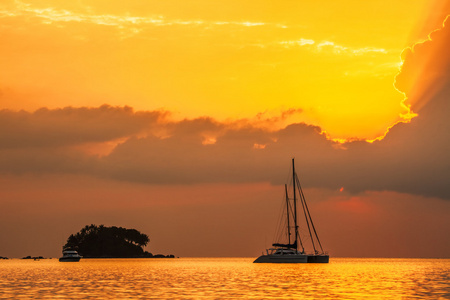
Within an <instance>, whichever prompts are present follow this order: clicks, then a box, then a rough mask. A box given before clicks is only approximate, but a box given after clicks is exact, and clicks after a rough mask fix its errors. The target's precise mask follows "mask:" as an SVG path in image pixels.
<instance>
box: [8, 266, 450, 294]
mask: <svg viewBox="0 0 450 300" xmlns="http://www.w3.org/2000/svg"><path fill="white" fill-rule="evenodd" d="M252 261H253V258H178V259H83V260H81V261H80V262H78V263H60V262H58V260H57V259H47V260H40V261H33V260H31V261H30V260H20V259H12V260H2V261H0V299H57V298H60V299H237V298H246V299H450V274H449V273H450V259H351V258H332V259H331V260H330V263H329V264H253V263H252Z"/></svg>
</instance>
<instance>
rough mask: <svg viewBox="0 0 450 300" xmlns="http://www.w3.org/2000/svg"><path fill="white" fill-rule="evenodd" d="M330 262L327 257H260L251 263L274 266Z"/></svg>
mask: <svg viewBox="0 0 450 300" xmlns="http://www.w3.org/2000/svg"><path fill="white" fill-rule="evenodd" d="M329 260H330V257H329V256H328V255H261V256H260V257H258V258H257V259H255V261H254V262H253V263H274V264H302V263H313V264H327V263H328V262H329Z"/></svg>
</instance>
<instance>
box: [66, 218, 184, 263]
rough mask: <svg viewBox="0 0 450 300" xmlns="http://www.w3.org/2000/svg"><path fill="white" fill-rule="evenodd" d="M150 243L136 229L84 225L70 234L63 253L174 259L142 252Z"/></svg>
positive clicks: (86, 256)
mask: <svg viewBox="0 0 450 300" xmlns="http://www.w3.org/2000/svg"><path fill="white" fill-rule="evenodd" d="M149 241H150V239H149V237H148V235H146V234H144V233H140V232H139V231H137V230H136V229H127V228H123V227H116V226H112V227H106V226H104V225H100V226H96V225H94V224H91V225H86V226H85V227H83V228H82V229H81V230H80V231H79V232H78V233H76V234H71V235H70V236H69V238H68V239H67V243H66V244H65V245H64V246H63V251H66V250H75V251H77V252H78V253H79V254H80V255H81V256H82V257H83V258H174V257H175V256H174V255H162V254H157V255H153V254H152V253H150V252H147V251H144V249H143V248H144V247H145V246H147V244H148V242H149Z"/></svg>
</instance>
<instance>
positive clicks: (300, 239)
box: [290, 205, 305, 252]
mask: <svg viewBox="0 0 450 300" xmlns="http://www.w3.org/2000/svg"><path fill="white" fill-rule="evenodd" d="M290 209H291V215H292V216H293V215H294V211H293V209H292V205H291V206H290ZM297 228H300V226H297ZM297 239H298V241H299V242H300V246H301V247H302V249H303V250H302V251H303V252H305V247H304V246H303V242H302V237H301V236H300V232H299V230H297Z"/></svg>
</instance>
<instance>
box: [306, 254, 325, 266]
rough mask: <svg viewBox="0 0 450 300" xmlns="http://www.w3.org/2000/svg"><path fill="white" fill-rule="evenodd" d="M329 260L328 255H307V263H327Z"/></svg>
mask: <svg viewBox="0 0 450 300" xmlns="http://www.w3.org/2000/svg"><path fill="white" fill-rule="evenodd" d="M329 260H330V257H329V256H328V255H308V263H319V264H327V263H328V262H329Z"/></svg>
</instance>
